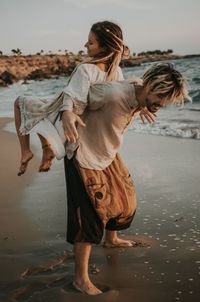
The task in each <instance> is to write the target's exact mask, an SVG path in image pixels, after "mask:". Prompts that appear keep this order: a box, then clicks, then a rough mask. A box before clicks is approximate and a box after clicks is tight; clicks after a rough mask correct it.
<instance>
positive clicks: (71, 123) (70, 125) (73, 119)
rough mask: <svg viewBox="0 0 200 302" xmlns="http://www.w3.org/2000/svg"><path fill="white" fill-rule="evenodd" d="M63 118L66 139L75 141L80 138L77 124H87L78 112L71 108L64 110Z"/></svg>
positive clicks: (83, 125)
mask: <svg viewBox="0 0 200 302" xmlns="http://www.w3.org/2000/svg"><path fill="white" fill-rule="evenodd" d="M61 119H62V123H63V129H64V133H65V137H66V139H67V140H68V141H69V142H72V143H75V142H76V141H77V140H78V132H77V124H79V125H80V126H82V127H85V126H86V124H85V123H84V122H83V121H82V119H81V118H80V117H79V116H78V115H77V114H75V113H74V112H72V111H69V110H65V111H63V113H62V118H61Z"/></svg>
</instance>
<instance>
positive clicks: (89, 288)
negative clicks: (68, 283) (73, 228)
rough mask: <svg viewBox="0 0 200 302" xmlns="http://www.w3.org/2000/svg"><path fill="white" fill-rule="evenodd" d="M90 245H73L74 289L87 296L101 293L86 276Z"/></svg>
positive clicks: (87, 275)
mask: <svg viewBox="0 0 200 302" xmlns="http://www.w3.org/2000/svg"><path fill="white" fill-rule="evenodd" d="M91 249H92V244H91V243H88V242H76V243H75V244H74V255H75V276H74V282H73V285H74V287H75V288H76V289H77V290H79V291H81V292H83V293H86V294H88V295H98V294H101V293H102V292H101V291H100V290H99V289H98V288H97V287H96V286H95V285H94V284H93V283H92V282H91V280H90V278H89V274H88V266H89V257H90V254H91Z"/></svg>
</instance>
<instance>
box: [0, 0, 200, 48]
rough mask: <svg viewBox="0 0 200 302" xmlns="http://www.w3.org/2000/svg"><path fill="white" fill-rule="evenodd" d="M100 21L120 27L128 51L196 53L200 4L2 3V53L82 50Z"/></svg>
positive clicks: (139, 0)
mask: <svg viewBox="0 0 200 302" xmlns="http://www.w3.org/2000/svg"><path fill="white" fill-rule="evenodd" d="M103 20H111V21H114V22H117V23H118V24H119V25H121V27H122V29H123V32H124V40H125V41H126V44H127V45H128V46H129V47H130V49H131V52H133V51H134V52H136V53H138V52H140V51H143V50H144V51H146V50H154V49H161V50H166V49H168V48H172V49H173V50H174V52H175V53H179V54H192V53H200V0H0V50H1V51H3V53H7V54H10V52H11V49H13V48H20V49H21V50H22V52H23V53H25V54H28V53H36V52H37V51H40V50H41V49H43V50H44V51H45V52H46V51H49V50H51V51H53V52H56V51H58V50H59V49H62V50H65V49H67V50H68V51H73V52H78V51H79V50H85V48H84V44H85V42H86V40H87V36H88V32H89V30H90V27H91V25H92V24H93V23H95V22H97V21H103Z"/></svg>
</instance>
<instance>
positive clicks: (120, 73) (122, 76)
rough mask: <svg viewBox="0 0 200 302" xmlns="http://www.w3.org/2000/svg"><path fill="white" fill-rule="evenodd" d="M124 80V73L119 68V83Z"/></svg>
mask: <svg viewBox="0 0 200 302" xmlns="http://www.w3.org/2000/svg"><path fill="white" fill-rule="evenodd" d="M123 80H124V75H123V73H122V69H121V68H120V67H118V78H117V81H123Z"/></svg>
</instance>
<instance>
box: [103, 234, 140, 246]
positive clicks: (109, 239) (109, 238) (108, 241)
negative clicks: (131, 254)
mask: <svg viewBox="0 0 200 302" xmlns="http://www.w3.org/2000/svg"><path fill="white" fill-rule="evenodd" d="M134 244H135V242H134V241H132V240H124V239H121V238H119V237H118V235H117V231H110V230H106V232H105V241H104V247H132V246H134Z"/></svg>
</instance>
